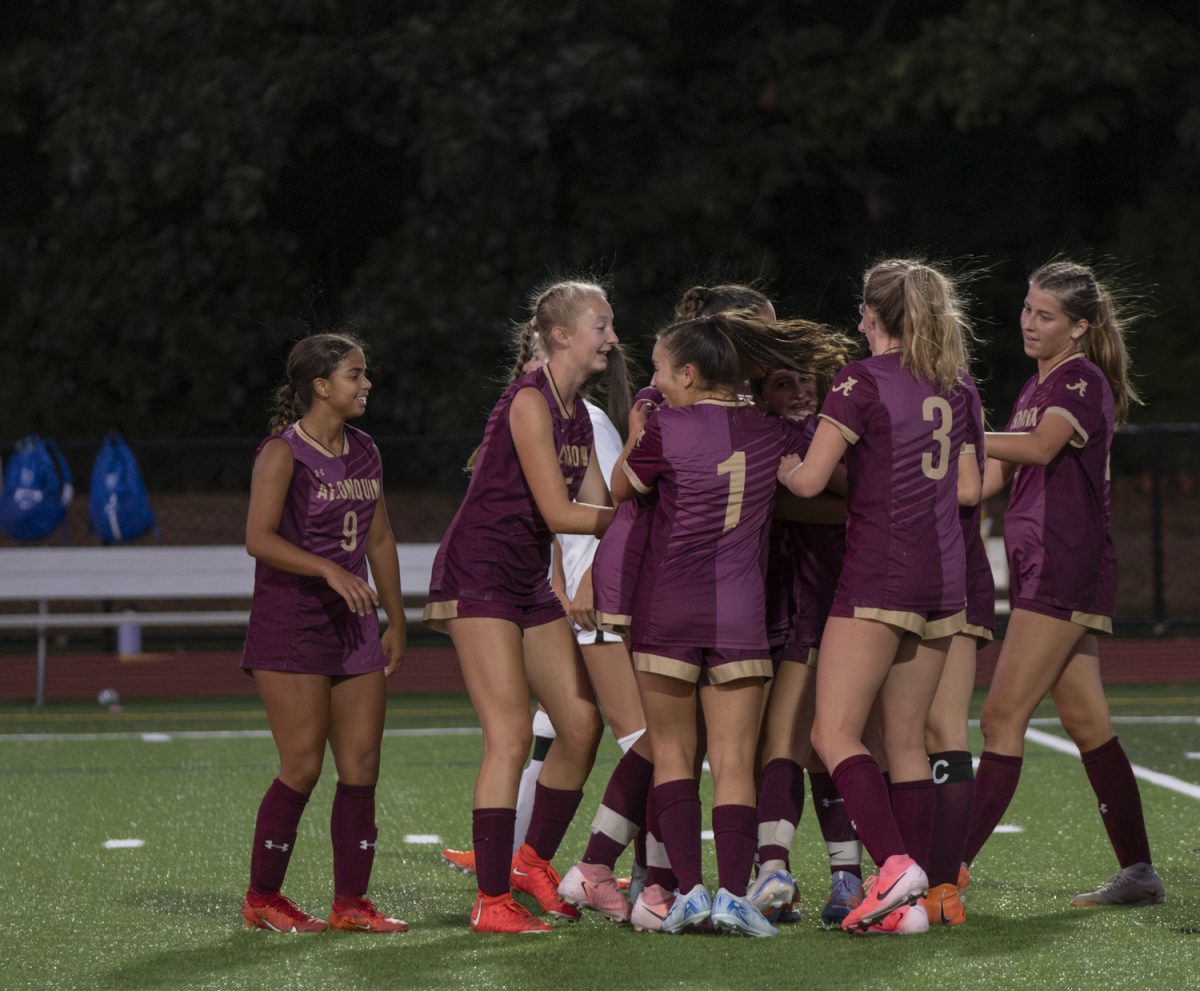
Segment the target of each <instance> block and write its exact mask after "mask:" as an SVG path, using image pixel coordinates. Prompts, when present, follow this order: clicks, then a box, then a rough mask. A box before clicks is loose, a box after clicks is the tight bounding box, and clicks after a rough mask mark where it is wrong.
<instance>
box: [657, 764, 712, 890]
mask: <svg viewBox="0 0 1200 991" xmlns="http://www.w3.org/2000/svg"><path fill="white" fill-rule="evenodd" d="M654 801H655V803H656V804H657V806H658V825H659V828H660V829H661V830H662V841H663V844H664V845H665V846H666V848H667V856H669V857H670V858H671V869H672V870H673V871H674V872H675V877H676V879H677V884H678V887H679V890H680V891H682V892H685V893H686V892H688V891H691V890H692V888H694V887H695V886H696V885H698V884H700V883H702V882H703V880H704V875H703V873H702V872H701V869H700V789H699V787H698V786H697V784H696V782H695V781H694V780H693V779H692V778H681V779H680V780H678V781H668V782H667V783H666V784H663V785H659V786H658V787H656V788H655V789H654Z"/></svg>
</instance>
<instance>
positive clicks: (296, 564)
mask: <svg viewBox="0 0 1200 991" xmlns="http://www.w3.org/2000/svg"><path fill="white" fill-rule="evenodd" d="M292 467H293V465H292V452H291V449H290V448H289V447H288V446H287V443H286V442H284V441H282V440H280V441H279V442H278V443H276V442H274V441H272V442H271V443H268V444H267V445H265V446H264V447H263V449H262V451H260V452H259V455H258V457H257V458H256V459H255V461H254V473H253V474H252V475H251V478H250V509H249V510H248V512H247V513H246V553H248V554H249V555H250V556H251V557H253V558H254V559H255V560H257V561H262V562H263V563H264V564H269V565H270V566H271V567H272V568H278V569H279V570H280V571H287V572H290V573H291V574H294V575H310V576H313V577H316V578H323V579H324V580H325V581H326V582H327V583H328V584H329V587H330V588H332V589H333V590H334V591H335V592H337V593H338V595H340V596H341V597H342V598H343V599H345V600H346V604H347V605H348V606H349V607H350V608H351V609H352V610H353V611H354V612H355V613H357V614H358V615H360V616H363V615H366V612H367V610H368V609H374V608H375V606H376V605H378V604H379V599H378V597H377V596H376V595H375V592H374V591H373V590H372V589H371V586H370V585H368V584H367V583H366V582H364V581H363V580H362V579H361V578H358V577H356V576H355V575H352V574H350V572H349V571H347V570H346V569H345V568H343V567H341V566H340V565H338V564H335V563H334V562H333V561H330V560H329V559H328V558H324V557H321V556H320V555H319V554H313V553H312V552H310V551H306V550H304V549H303V548H300V547H297V546H296V545H295V544H293V543H292V542H291V541H290V540H285V539H284V538H283V537H281V536H280V535H279V521H280V519H281V518H282V517H283V504H284V502H285V500H286V499H287V494H288V488H289V487H290V486H291V484H292Z"/></svg>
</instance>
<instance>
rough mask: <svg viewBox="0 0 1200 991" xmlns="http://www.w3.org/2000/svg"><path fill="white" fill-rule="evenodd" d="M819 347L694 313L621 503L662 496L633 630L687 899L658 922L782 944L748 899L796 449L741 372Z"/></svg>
mask: <svg viewBox="0 0 1200 991" xmlns="http://www.w3.org/2000/svg"><path fill="white" fill-rule="evenodd" d="M811 352H812V344H811V342H809V341H807V340H796V341H789V340H786V339H784V338H783V337H782V336H781V335H778V334H776V333H775V331H774V329H773V328H772V327H771V325H770V324H768V323H767V322H765V321H763V320H761V319H760V318H757V317H753V316H750V315H748V314H745V313H725V314H719V315H716V316H712V317H704V318H700V319H694V320H686V321H683V322H680V323H675V324H672V325H671V326H669V327H667V328H666V329H665V330H664V331H662V332H661V333H660V334H659V336H658V340H657V341H656V343H655V346H654V353H653V358H652V360H653V363H654V380H653V384H654V385H655V386H656V387H657V388H658V389H659V390H660V391H661V392H662V393H663V395H664V397H665V399H666V401H667V404H668V405H667V408H665V409H660V410H659V411H658V412H657V413H655V414H654V416H653V417H652V418H650V419H649V420H646V419H645V413H644V411H642V410H641V409H640V407H637V406H635V407H634V412H633V413H632V414H631V416H630V425H629V440H628V441H627V442H626V445H625V450H624V451H623V452H622V457H621V459H620V460H619V461H618V470H617V471H616V472H615V473H614V477H613V481H612V494H613V498H614V500H615V501H617V502H618V503H621V502H624V501H625V500H627V499H630V498H632V497H633V496H634V495H635V494H638V493H640V494H648V493H649V492H651V490H655V491H656V492H657V496H658V500H657V503H656V506H655V515H654V521H653V524H652V526H651V531H650V549H649V552H648V554H647V556H646V560H645V565H644V567H643V571H642V574H641V577H640V580H639V582H638V587H637V593H636V598H635V604H634V611H633V623H632V627H631V641H632V646H633V656H634V665H635V667H636V668H637V672H638V685H639V687H640V689H641V694H642V707H643V709H644V711H645V713H646V724H647V735H648V736H649V737H650V741H651V745H652V748H653V756H654V784H655V789H654V801H655V805H656V808H657V816H658V823H659V825H660V827H661V829H662V833H663V836H662V839H663V841H664V843H665V845H666V849H667V852H668V854H669V856H670V862H671V867H672V868H673V870H674V872H675V874H676V876H677V878H678V883H679V891H680V892H681V893H680V894H678V895H677V896H676V898H675V901H674V904H673V905H672V906H671V909H670V911H669V913H668V914H667V916H666V918H665V919H663V921H662V925H661V928H662V930H663V931H664V932H669V933H677V932H680V931H682V930H683V929H684V928H686V927H687V926H690V925H695V924H698V923H700V922H703V921H705V920H707V919H709V918H710V916H711V919H712V922H713V924H714V925H715V926H717V927H718V928H728V929H731V930H735V931H739V932H744V933H748V934H751V935H756V936H770V935H774V934H775V933H776V931H777V930H776V929H775V928H774V927H773V926H772V925H771V924H770V923H768V922H767V921H766V919H764V918H763V916H762V914H761V913H760V912H759V911H758V910H757V909H756V908H754V906H753V905H752V904H751V903H750V901H749V899H748V898H747V897H746V883H747V880H748V878H749V874H750V867H751V864H752V862H753V859H754V849H755V840H756V831H757V830H756V826H757V816H756V811H755V795H754V753H755V741H756V737H757V726H758V720H759V713H760V709H761V700H762V683H763V680H764V679H765V678H768V677H770V675H771V661H770V656H769V651H768V647H767V643H766V624H765V604H764V592H763V579H762V574H763V564H764V553H765V549H766V546H765V542H766V536H767V524H768V522H769V519H770V513H771V508H772V505H773V503H774V498H775V481H774V466H775V465H776V464H777V463H778V456H779V455H780V454H782V453H783V451H785V450H787V449H788V447H789V445H791V444H793V443H794V441H793V440H792V439H791V437H790V436H789V435H790V428H789V425H788V423H787V421H785V420H781V419H779V418H776V417H767V416H763V415H762V414H761V413H759V412H758V411H757V410H756V409H755V408H754V407H753V406H751V405H748V404H745V403H743V402H741V401H740V400H739V399H738V398H737V390H738V388H739V386H740V384H741V383H742V381H743V380H744V377H745V376H744V371H743V369H744V364H745V363H748V362H754V363H762V362H764V360H765V362H766V363H767V364H770V365H772V366H784V365H791V366H793V367H795V366H797V365H798V364H801V362H803V361H807V360H808V359H809V357H810V356H811ZM697 696H698V697H699V701H700V704H701V706H702V708H703V715H704V720H705V725H706V729H707V748H708V759H709V763H710V765H711V767H712V772H713V781H714V788H715V799H714V808H713V829H714V832H715V834H716V844H717V862H718V868H719V874H720V887H719V889H718V892H717V896H716V899H715V901H714V899H713V898H712V897H711V896H710V895H709V892H708V890H707V889H706V888H705V886H704V884H703V878H702V874H701V865H700V797H699V790H698V785H697V782H696V777H695V761H696V751H697V716H696V703H697Z"/></svg>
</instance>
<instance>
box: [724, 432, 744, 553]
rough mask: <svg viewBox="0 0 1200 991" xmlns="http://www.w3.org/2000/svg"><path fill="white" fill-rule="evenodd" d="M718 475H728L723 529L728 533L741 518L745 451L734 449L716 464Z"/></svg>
mask: <svg viewBox="0 0 1200 991" xmlns="http://www.w3.org/2000/svg"><path fill="white" fill-rule="evenodd" d="M717 474H718V475H728V476H729V501H728V502H727V503H725V529H723V530H722V531H721V532H722V533H728V532H729V531H730V530H732V529H733V528H734V527H735V526H737V525H738V521H739V520H740V519H741V518H742V497H743V496H744V495H745V493H746V452H745V451H734V452H733V453H732V454H731V455H729V457H727V458H726V459H725V460H724V461H722V462H721V463H720V464H719V465H717Z"/></svg>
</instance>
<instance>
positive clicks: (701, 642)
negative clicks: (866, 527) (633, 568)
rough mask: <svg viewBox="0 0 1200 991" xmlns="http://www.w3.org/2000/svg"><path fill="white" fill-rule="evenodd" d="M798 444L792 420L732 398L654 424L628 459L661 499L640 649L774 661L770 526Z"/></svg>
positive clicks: (660, 417) (642, 589) (646, 576)
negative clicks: (769, 623) (736, 653)
mask: <svg viewBox="0 0 1200 991" xmlns="http://www.w3.org/2000/svg"><path fill="white" fill-rule="evenodd" d="M794 446H795V440H794V439H793V435H792V430H791V428H790V425H789V424H788V423H787V421H784V420H780V419H779V418H777V417H772V416H764V415H762V414H761V413H759V412H758V411H757V410H756V409H755V408H753V407H751V406H739V405H737V404H736V403H731V402H719V401H711V400H706V401H703V402H700V403H696V404H695V405H693V406H685V407H680V408H675V409H663V410H660V411H659V412H658V413H656V414H655V415H654V417H653V418H652V419H651V420H650V421H649V422H648V423H647V424H646V429H645V431H644V432H643V433H642V436H641V438H639V440H638V444H637V446H636V447H635V448H634V449H633V450H632V451H631V452H630V454H629V457H628V459H627V461H626V463H625V473H626V475H627V476H628V477H629V479H630V481H631V482H632V483H633V486H634V488H635V489H637V491H638V492H641V493H648V492H649V491H650V490H651V489H654V490H656V492H657V495H658V504H657V506H656V508H655V515H654V521H653V524H652V526H651V533H650V551H649V553H648V554H647V556H646V561H645V565H644V567H643V568H642V572H641V575H640V576H639V580H638V585H637V592H636V596H635V604H634V612H633V626H632V630H631V639H632V641H633V643H634V644H635V646H636V645H638V644H645V645H654V646H668V645H669V646H675V647H703V648H706V649H709V650H718V651H722V650H724V651H728V650H749V651H761V656H762V657H763V658H765V657H767V655H768V651H767V637H766V611H765V602H764V592H763V569H764V566H765V559H764V555H765V553H766V538H767V523H768V521H769V520H770V515H771V510H772V508H773V506H774V502H775V484H776V483H775V472H776V469H777V468H778V464H779V458H780V457H781V456H782V455H783V454H785V453H786V452H787V451H788V450H790V449H791V448H792V447H794Z"/></svg>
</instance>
